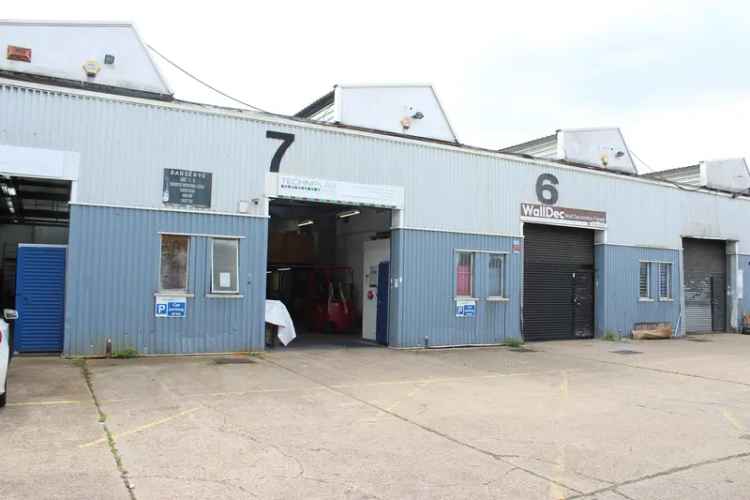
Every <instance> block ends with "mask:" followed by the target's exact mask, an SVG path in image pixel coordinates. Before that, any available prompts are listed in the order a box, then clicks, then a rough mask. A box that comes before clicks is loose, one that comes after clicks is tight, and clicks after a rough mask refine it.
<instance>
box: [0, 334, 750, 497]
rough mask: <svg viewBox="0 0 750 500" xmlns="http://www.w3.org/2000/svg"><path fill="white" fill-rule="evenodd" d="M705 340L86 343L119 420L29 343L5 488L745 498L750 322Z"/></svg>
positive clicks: (8, 432)
mask: <svg viewBox="0 0 750 500" xmlns="http://www.w3.org/2000/svg"><path fill="white" fill-rule="evenodd" d="M705 339H706V340H707V341H706V342H694V341H691V340H672V341H656V342H617V343H613V342H604V341H572V342H550V343H539V344H531V345H529V347H530V348H532V349H533V350H534V351H535V352H514V351H513V350H512V349H507V348H484V349H453V350H430V351H394V350H388V349H382V348H371V349H362V348H359V349H310V350H300V351H295V350H293V349H291V350H288V351H282V350H279V351H276V352H272V353H268V354H265V355H263V356H262V357H259V358H252V361H253V362H252V363H248V364H216V363H215V361H214V360H215V359H216V357H184V358H147V359H135V360H89V361H88V362H87V368H88V370H89V373H90V379H91V383H92V387H93V390H94V393H95V395H96V398H97V400H98V403H99V407H100V410H101V412H102V414H103V415H104V416H105V418H106V422H105V423H104V424H102V423H99V422H98V421H97V420H98V414H97V410H96V407H95V405H94V403H93V401H92V397H91V394H89V393H88V390H87V387H86V383H85V381H84V379H83V376H82V370H81V368H80V367H76V366H74V365H73V363H72V362H69V361H65V360H59V359H51V358H18V359H16V360H14V363H13V366H12V369H11V378H10V389H11V392H10V395H11V396H10V399H9V406H8V407H7V408H6V409H4V410H2V411H0V422H2V427H3V431H2V432H0V449H2V450H3V452H4V453H3V456H4V457H5V458H4V459H3V460H2V465H0V497H1V498H52V497H59V498H128V497H129V496H130V495H132V496H133V497H135V498H136V499H163V498H204V497H219V498H263V499H266V498H278V499H282V498H284V499H287V498H305V499H308V498H346V499H365V498H399V499H400V498H471V499H481V498H544V499H549V498H585V499H594V498H596V499H601V500H608V499H623V498H625V499H627V498H630V499H652V498H653V499H656V498H658V499H685V498H706V497H709V496H710V497H711V498H712V500H717V499H722V498H748V497H749V496H750V474H748V473H747V471H748V470H750V362H748V360H750V337H744V336H740V335H715V336H708V337H706V338H705ZM618 350H630V351H637V353H636V354H616V353H613V352H612V351H618ZM105 425H106V429H107V430H108V431H109V433H110V436H111V438H112V439H111V441H110V440H108V439H107V436H106V434H105V430H104V427H105ZM112 447H115V448H116V449H117V453H118V456H119V457H121V460H122V469H123V470H124V472H125V475H126V477H125V479H124V480H123V478H122V477H121V471H120V470H118V468H117V466H116V464H115V460H114V456H113V453H112ZM126 485H131V486H132V487H133V489H132V490H128V489H127V488H126Z"/></svg>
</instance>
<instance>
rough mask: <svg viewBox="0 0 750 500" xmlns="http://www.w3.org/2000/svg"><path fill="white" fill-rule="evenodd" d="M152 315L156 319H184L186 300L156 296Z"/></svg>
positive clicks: (183, 298)
mask: <svg viewBox="0 0 750 500" xmlns="http://www.w3.org/2000/svg"><path fill="white" fill-rule="evenodd" d="M154 315H155V316H156V317H157V318H184V317H185V316H186V315H187V298H185V297H170V296H164V295H157V296H156V304H155V305H154Z"/></svg>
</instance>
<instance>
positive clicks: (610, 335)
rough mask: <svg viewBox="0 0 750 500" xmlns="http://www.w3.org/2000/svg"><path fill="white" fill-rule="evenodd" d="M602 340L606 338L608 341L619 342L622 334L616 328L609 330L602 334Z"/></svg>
mask: <svg viewBox="0 0 750 500" xmlns="http://www.w3.org/2000/svg"><path fill="white" fill-rule="evenodd" d="M602 340H606V341H607V342H617V341H618V340H620V335H619V334H618V333H617V332H616V331H614V330H607V331H606V332H604V335H602Z"/></svg>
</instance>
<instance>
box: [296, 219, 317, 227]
mask: <svg viewBox="0 0 750 500" xmlns="http://www.w3.org/2000/svg"><path fill="white" fill-rule="evenodd" d="M313 224H315V221H314V220H312V219H307V220H303V221H302V222H300V223H299V224H297V227H305V226H311V225H313Z"/></svg>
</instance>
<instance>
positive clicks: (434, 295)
mask: <svg viewBox="0 0 750 500" xmlns="http://www.w3.org/2000/svg"><path fill="white" fill-rule="evenodd" d="M391 238H392V243H391V249H392V254H391V281H392V284H391V301H390V312H389V343H390V345H391V346H394V347H423V346H424V344H425V337H427V343H428V345H429V346H444V345H480V344H498V343H502V342H503V341H504V340H506V339H509V338H520V337H521V335H520V311H521V276H522V271H521V269H522V266H523V262H522V255H521V252H520V248H519V249H518V252H517V253H514V252H513V243H514V241H515V242H517V244H518V245H520V244H521V240H520V239H515V240H514V239H513V238H507V237H499V236H479V235H470V234H457V233H445V232H436V231H417V230H394V231H392V232H391ZM456 250H469V251H475V252H477V253H476V254H475V263H474V277H475V284H474V287H475V295H476V298H477V299H478V300H477V313H476V317H474V318H470V317H456V300H455V296H454V291H455V285H456V282H455V271H454V269H455V267H454V266H455V263H454V259H455V252H456ZM483 252H506V261H505V262H506V264H507V272H506V273H505V278H504V279H505V288H506V295H507V298H508V300H507V301H505V302H492V301H488V300H486V299H487V293H486V292H487V291H488V289H489V288H488V283H487V280H488V276H489V273H488V272H487V271H488V269H487V264H488V260H489V256H490V254H489V253H483ZM394 280H395V283H397V284H398V285H397V286H395V283H394Z"/></svg>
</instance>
